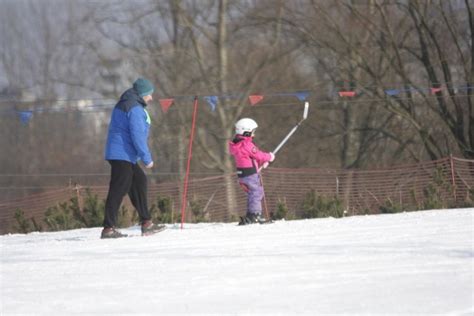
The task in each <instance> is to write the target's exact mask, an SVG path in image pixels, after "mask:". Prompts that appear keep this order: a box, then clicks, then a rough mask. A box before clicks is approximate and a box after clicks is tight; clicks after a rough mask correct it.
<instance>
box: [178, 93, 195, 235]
mask: <svg viewBox="0 0 474 316" xmlns="http://www.w3.org/2000/svg"><path fill="white" fill-rule="evenodd" d="M197 109H198V97H197V96H195V97H194V110H193V122H192V125H191V135H190V136H189V146H188V163H187V165H186V175H185V176H184V189H183V199H182V201H181V229H183V228H184V215H185V213H186V196H187V194H188V180H189V171H190V169H191V157H192V156H193V140H194V130H195V127H196V117H197Z"/></svg>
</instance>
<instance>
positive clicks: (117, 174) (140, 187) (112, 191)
mask: <svg viewBox="0 0 474 316" xmlns="http://www.w3.org/2000/svg"><path fill="white" fill-rule="evenodd" d="M109 163H110V165H111V166H112V172H111V176H110V184H109V193H108V194H107V201H106V202H105V216H104V227H115V225H116V223H117V216H118V211H119V208H120V205H121V204H122V200H123V198H124V196H125V194H127V193H128V196H129V197H130V200H131V201H132V204H133V206H134V207H135V209H136V210H137V212H138V215H139V217H140V221H141V222H143V221H146V220H149V219H150V218H151V216H150V211H149V210H148V201H147V191H148V188H147V178H146V175H145V173H144V172H143V170H142V169H141V168H140V166H139V165H138V163H137V164H132V163H130V162H128V161H123V160H109Z"/></svg>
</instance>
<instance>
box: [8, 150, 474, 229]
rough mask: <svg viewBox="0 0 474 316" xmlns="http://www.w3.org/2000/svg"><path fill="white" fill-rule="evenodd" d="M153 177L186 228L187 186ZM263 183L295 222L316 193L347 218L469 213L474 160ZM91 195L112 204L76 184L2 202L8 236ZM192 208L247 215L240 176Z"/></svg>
mask: <svg viewBox="0 0 474 316" xmlns="http://www.w3.org/2000/svg"><path fill="white" fill-rule="evenodd" d="M195 177H196V176H195ZM150 178H151V179H150V185H149V192H148V194H149V203H150V205H151V204H153V203H155V201H156V200H157V199H158V197H161V198H163V197H166V198H169V199H170V200H171V204H172V205H171V207H172V213H173V216H172V217H173V218H174V219H175V222H179V221H180V219H181V216H180V214H179V212H180V209H181V207H180V203H181V191H182V181H180V180H179V179H178V178H179V177H175V178H176V180H169V177H168V180H166V181H163V179H159V176H157V175H155V176H153V175H152V176H151V177H150ZM262 178H263V183H264V187H265V194H266V200H267V204H268V209H269V211H270V212H274V211H275V210H276V209H277V208H278V207H279V206H280V207H281V206H284V207H285V208H286V209H287V210H288V214H289V215H290V216H293V217H294V216H301V215H302V214H303V213H304V207H305V206H304V202H305V200H306V198H307V196H308V194H309V193H313V194H316V195H318V196H323V197H326V198H331V199H337V200H338V201H340V203H342V205H343V207H344V210H345V213H344V214H345V215H346V216H352V215H359V214H377V213H380V212H381V210H382V207H384V206H387V205H392V206H394V205H396V206H398V207H399V208H401V209H403V210H407V211H408V210H417V209H420V208H423V206H426V205H427V203H429V200H430V199H433V198H436V199H437V200H438V201H442V203H443V207H449V208H454V207H464V206H467V205H472V203H473V201H472V199H473V197H474V189H473V186H474V160H466V159H459V158H454V157H446V158H443V159H440V160H436V161H428V162H423V163H419V164H407V165H401V166H396V167H393V168H385V169H375V170H337V169H284V168H268V169H265V170H264V171H263V173H262ZM86 189H89V190H90V192H91V193H92V194H96V195H97V196H98V198H100V199H105V197H106V195H107V191H108V186H107V185H104V184H101V185H88V186H82V185H80V184H75V185H68V186H66V187H64V188H59V189H54V190H52V189H50V190H48V191H45V192H42V193H36V194H30V195H28V196H26V197H23V198H19V199H12V200H8V201H2V202H0V233H1V234H5V233H10V232H14V231H15V230H14V227H15V224H16V220H15V212H16V211H17V210H19V209H20V210H22V211H23V213H24V216H25V218H28V219H29V218H34V219H35V220H36V221H37V222H42V221H43V219H44V213H45V210H46V209H47V208H49V207H52V206H55V205H59V204H60V203H64V202H67V201H69V200H70V199H71V198H73V197H76V198H77V199H78V200H79V201H81V199H83V198H84V196H85V194H86ZM124 205H125V206H126V207H128V208H130V209H132V206H131V204H130V201H129V200H128V198H126V199H124ZM192 205H199V212H200V216H201V217H200V218H201V220H206V221H209V222H229V221H235V220H237V218H238V216H241V215H243V214H245V211H246V195H245V193H244V192H243V191H242V190H241V189H240V187H239V185H238V183H237V177H236V175H235V174H222V175H218V176H212V177H204V178H197V177H196V178H193V177H192V178H191V179H190V182H189V188H188V199H187V207H186V214H185V221H186V222H192V221H193V220H194V217H195V216H196V214H194V211H195V210H194V208H193V206H192ZM428 205H429V204H428Z"/></svg>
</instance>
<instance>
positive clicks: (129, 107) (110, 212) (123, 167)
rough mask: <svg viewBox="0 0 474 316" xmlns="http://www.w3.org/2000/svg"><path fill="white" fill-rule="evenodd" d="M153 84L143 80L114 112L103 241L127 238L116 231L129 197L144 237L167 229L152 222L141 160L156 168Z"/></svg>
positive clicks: (128, 93) (130, 90)
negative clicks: (152, 135) (151, 135)
mask: <svg viewBox="0 0 474 316" xmlns="http://www.w3.org/2000/svg"><path fill="white" fill-rule="evenodd" d="M153 91H154V87H153V84H152V83H151V82H150V81H148V80H146V79H143V78H139V79H137V80H136V81H135V82H134V83H133V87H132V88H131V89H128V90H127V91H125V92H124V93H123V94H122V96H121V97H120V100H119V102H118V103H117V105H115V108H114V110H113V111H112V117H111V120H110V125H109V132H108V136H107V144H106V148H105V159H106V160H107V161H108V162H109V163H110V165H111V167H112V171H111V177H110V184H109V193H108V195H107V200H106V202H105V216H104V217H105V218H104V229H103V230H102V234H101V238H120V237H126V236H127V235H125V234H122V233H121V232H120V231H118V230H116V228H115V226H116V222H117V216H118V211H119V208H120V205H121V204H122V200H123V198H124V196H125V195H126V194H128V196H129V197H130V200H131V202H132V204H133V206H134V207H135V208H136V210H137V212H138V215H139V217H140V223H141V229H142V235H149V234H153V233H156V232H158V231H161V230H163V229H164V225H156V224H154V223H153V222H152V221H151V215H150V211H149V209H148V201H147V177H146V174H145V173H144V172H143V170H142V169H141V168H140V166H139V164H138V162H139V161H140V160H141V161H142V162H143V164H144V165H145V167H146V168H152V167H153V159H152V157H151V154H150V151H149V149H148V144H147V141H148V132H149V129H150V123H151V120H150V116H149V115H148V112H147V111H146V106H147V104H148V103H149V102H151V101H152V99H153V98H152V94H153Z"/></svg>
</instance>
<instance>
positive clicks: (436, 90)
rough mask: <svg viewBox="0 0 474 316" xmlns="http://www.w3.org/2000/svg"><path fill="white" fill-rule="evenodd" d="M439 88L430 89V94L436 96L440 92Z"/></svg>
mask: <svg viewBox="0 0 474 316" xmlns="http://www.w3.org/2000/svg"><path fill="white" fill-rule="evenodd" d="M441 90H442V89H441V88H431V94H436V93H438V92H441Z"/></svg>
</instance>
